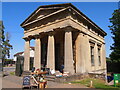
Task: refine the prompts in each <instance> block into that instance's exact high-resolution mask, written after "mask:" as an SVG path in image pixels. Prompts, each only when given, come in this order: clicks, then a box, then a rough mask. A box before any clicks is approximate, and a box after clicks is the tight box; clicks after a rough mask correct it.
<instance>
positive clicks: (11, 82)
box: [2, 75, 87, 88]
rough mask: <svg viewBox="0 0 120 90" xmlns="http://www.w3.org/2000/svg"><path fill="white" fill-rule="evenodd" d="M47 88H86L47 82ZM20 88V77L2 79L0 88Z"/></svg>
mask: <svg viewBox="0 0 120 90" xmlns="http://www.w3.org/2000/svg"><path fill="white" fill-rule="evenodd" d="M47 85H48V88H87V87H85V86H83V85H81V84H63V83H57V82H52V81H48V84H47ZM21 87H22V77H17V76H12V75H9V76H5V77H3V78H2V88H21Z"/></svg>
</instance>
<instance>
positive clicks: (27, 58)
mask: <svg viewBox="0 0 120 90" xmlns="http://www.w3.org/2000/svg"><path fill="white" fill-rule="evenodd" d="M29 70H30V40H29V39H25V51H24V71H29Z"/></svg>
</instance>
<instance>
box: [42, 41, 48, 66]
mask: <svg viewBox="0 0 120 90" xmlns="http://www.w3.org/2000/svg"><path fill="white" fill-rule="evenodd" d="M41 58H42V60H41V64H42V67H45V66H46V64H47V43H44V44H42V46H41Z"/></svg>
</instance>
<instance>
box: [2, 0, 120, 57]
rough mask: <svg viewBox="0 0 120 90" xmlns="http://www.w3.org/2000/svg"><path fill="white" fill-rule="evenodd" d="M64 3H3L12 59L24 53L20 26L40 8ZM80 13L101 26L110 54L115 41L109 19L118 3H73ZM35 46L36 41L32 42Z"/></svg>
mask: <svg viewBox="0 0 120 90" xmlns="http://www.w3.org/2000/svg"><path fill="white" fill-rule="evenodd" d="M58 3H64V2H3V3H2V20H3V22H4V26H5V32H9V34H10V43H11V44H12V45H13V50H11V58H12V57H13V55H14V54H15V53H17V52H21V51H24V40H23V39H22V37H23V36H24V33H23V31H24V30H23V29H22V28H21V27H20V24H21V23H22V22H23V21H24V20H25V19H26V18H27V17H28V16H29V15H30V14H31V13H32V12H33V11H34V10H36V9H37V8H38V7H39V6H41V5H49V4H58ZM72 4H73V5H74V6H76V7H77V8H78V9H79V10H80V11H82V12H83V13H84V14H85V15H86V16H87V17H89V18H90V19H91V20H92V21H93V22H95V23H96V24H97V25H98V26H100V27H101V28H102V29H103V30H104V31H105V32H106V33H107V36H106V37H105V42H106V56H107V57H108V56H109V54H110V52H111V51H110V45H112V43H113V41H112V38H111V31H110V30H109V28H108V26H109V25H111V24H110V22H109V18H110V17H112V13H113V11H114V10H115V9H117V8H118V3H117V2H72ZM31 46H34V41H31Z"/></svg>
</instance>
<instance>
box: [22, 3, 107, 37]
mask: <svg viewBox="0 0 120 90" xmlns="http://www.w3.org/2000/svg"><path fill="white" fill-rule="evenodd" d="M51 7H53V9H54V8H55V7H59V8H61V7H63V8H66V7H72V8H73V9H74V10H76V11H77V12H78V13H79V14H80V15H82V16H83V17H84V18H86V19H87V22H88V23H90V24H92V25H94V26H95V27H97V29H99V30H100V31H101V32H102V33H103V34H104V35H107V33H106V32H104V31H103V30H102V29H101V28H100V27H99V26H98V25H96V24H95V23H94V22H93V21H92V20H91V19H89V18H88V17H87V16H86V15H85V14H83V13H82V12H81V11H80V10H79V9H77V8H76V7H75V6H74V5H72V4H71V3H63V4H53V5H43V6H40V7H38V8H37V9H36V10H35V11H34V12H33V13H32V14H31V15H30V16H29V17H28V18H27V19H26V20H25V21H24V22H23V23H22V24H21V26H22V27H23V25H24V24H25V22H26V21H27V20H28V19H30V18H31V17H32V16H34V14H36V13H38V12H39V11H40V9H46V8H51ZM33 23H34V22H33Z"/></svg>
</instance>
